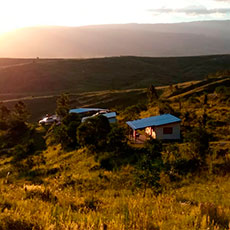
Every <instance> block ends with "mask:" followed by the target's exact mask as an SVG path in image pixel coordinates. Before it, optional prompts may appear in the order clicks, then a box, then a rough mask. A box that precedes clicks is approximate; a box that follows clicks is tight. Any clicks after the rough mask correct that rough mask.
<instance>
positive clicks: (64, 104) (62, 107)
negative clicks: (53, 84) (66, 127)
mask: <svg viewBox="0 0 230 230" xmlns="http://www.w3.org/2000/svg"><path fill="white" fill-rule="evenodd" d="M69 110H70V100H69V97H68V95H67V94H62V95H61V96H60V97H59V98H58V99H57V108H56V113H57V115H58V116H60V117H61V118H64V117H65V116H67V115H68V113H69Z"/></svg>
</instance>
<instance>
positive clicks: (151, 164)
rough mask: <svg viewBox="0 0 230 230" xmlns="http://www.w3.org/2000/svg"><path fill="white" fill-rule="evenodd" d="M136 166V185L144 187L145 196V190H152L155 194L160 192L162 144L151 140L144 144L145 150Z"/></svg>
mask: <svg viewBox="0 0 230 230" xmlns="http://www.w3.org/2000/svg"><path fill="white" fill-rule="evenodd" d="M143 151H144V152H143V153H142V154H141V157H140V159H139V161H138V163H137V165H136V173H135V177H136V183H137V185H138V186H140V187H144V194H143V196H145V193H146V189H147V188H148V187H149V188H152V187H153V188H154V190H155V193H156V194H158V193H159V192H160V191H161V188H160V184H159V181H160V173H161V170H162V168H163V161H162V157H161V151H162V144H161V142H159V141H157V140H154V139H151V140H150V141H147V142H146V143H145V149H143Z"/></svg>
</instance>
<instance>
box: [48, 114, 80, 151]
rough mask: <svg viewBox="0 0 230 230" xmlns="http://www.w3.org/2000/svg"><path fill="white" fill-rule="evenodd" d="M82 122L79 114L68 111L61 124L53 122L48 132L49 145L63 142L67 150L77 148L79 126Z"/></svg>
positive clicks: (62, 144)
mask: <svg viewBox="0 0 230 230" xmlns="http://www.w3.org/2000/svg"><path fill="white" fill-rule="evenodd" d="M80 124H81V120H80V117H79V116H78V114H74V113H68V114H67V115H66V116H65V117H64V118H63V120H62V123H61V124H60V125H58V126H57V125H56V124H53V125H52V126H51V127H50V129H49V130H48V132H47V135H46V143H47V145H53V144H59V143H60V144H61V146H62V148H63V149H65V150H70V149H76V148H77V146H78V142H77V137H76V133H77V128H78V126H79V125H80Z"/></svg>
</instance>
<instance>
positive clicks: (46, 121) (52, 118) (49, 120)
mask: <svg viewBox="0 0 230 230" xmlns="http://www.w3.org/2000/svg"><path fill="white" fill-rule="evenodd" d="M60 122H61V120H60V118H59V117H58V116H57V115H46V117H44V118H43V119H41V120H40V121H39V122H38V123H39V124H40V125H51V124H53V123H56V124H57V125H58V124H60Z"/></svg>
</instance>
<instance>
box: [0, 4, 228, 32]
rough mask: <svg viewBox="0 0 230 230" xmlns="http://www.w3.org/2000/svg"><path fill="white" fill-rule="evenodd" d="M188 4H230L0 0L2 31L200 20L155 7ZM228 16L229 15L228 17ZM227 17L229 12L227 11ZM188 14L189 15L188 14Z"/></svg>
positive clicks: (220, 5)
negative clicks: (156, 10)
mask: <svg viewBox="0 0 230 230" xmlns="http://www.w3.org/2000/svg"><path fill="white" fill-rule="evenodd" d="M188 6H198V7H199V6H202V7H205V8H207V9H208V8H209V7H212V8H213V7H214V8H219V7H223V6H225V7H230V4H229V3H228V2H227V1H225V2H224V1H215V0H203V2H202V5H201V1H200V0H175V1H171V0H161V1H160V2H157V1H152V0H141V1H140V0H125V1H124V0H116V1H115V0H110V1H108V0H97V1H93V0H84V1H82V0H65V1H64V0H39V1H35V0H20V1H19V0H7V1H4V0H0V34H2V33H4V32H8V31H11V30H14V29H17V28H21V27H30V26H46V25H60V26H83V25H92V24H94V25H95V24H119V23H158V22H178V21H188V20H193V19H195V20H199V18H189V17H188V16H187V15H184V16H183V17H178V15H176V16H175V15H173V14H168V15H167V14H158V15H157V16H156V15H153V14H152V13H151V10H153V9H162V8H165V9H176V8H182V9H183V8H186V7H188ZM214 16H215V15H214ZM225 16H226V17H225ZM225 16H223V17H222V19H226V18H227V17H229V15H228V16H227V15H225ZM186 17H187V18H186Z"/></svg>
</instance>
